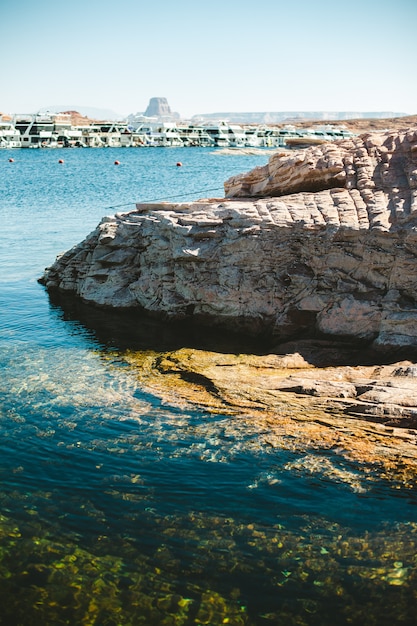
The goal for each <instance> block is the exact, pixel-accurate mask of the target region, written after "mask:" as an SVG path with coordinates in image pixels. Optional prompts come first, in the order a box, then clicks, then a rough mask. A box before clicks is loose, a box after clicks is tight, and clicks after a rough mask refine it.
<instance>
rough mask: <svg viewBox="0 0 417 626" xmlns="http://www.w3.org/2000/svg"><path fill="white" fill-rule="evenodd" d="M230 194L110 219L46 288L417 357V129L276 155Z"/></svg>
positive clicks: (66, 259) (47, 277)
mask: <svg viewBox="0 0 417 626" xmlns="http://www.w3.org/2000/svg"><path fill="white" fill-rule="evenodd" d="M225 188H226V192H227V195H228V196H229V197H228V198H225V199H220V200H199V201H196V202H192V203H183V204H170V203H161V204H147V205H146V204H145V205H138V206H137V210H136V211H132V212H129V213H122V214H117V215H116V216H115V217H107V218H104V219H103V220H102V222H101V224H100V225H99V226H98V227H97V228H96V230H95V231H94V232H93V233H91V234H90V235H89V236H88V237H87V238H86V239H85V240H84V241H83V242H82V243H80V244H79V245H78V246H76V247H75V248H73V249H72V250H70V251H68V252H67V253H65V254H64V255H63V256H61V257H60V258H58V259H57V261H56V262H55V263H54V265H52V267H50V268H49V269H47V270H46V272H45V274H44V276H43V278H42V279H41V282H43V283H44V284H45V285H46V286H47V288H48V289H50V290H54V289H58V290H63V291H66V292H73V293H74V294H76V295H77V296H79V297H81V298H82V299H84V300H85V301H87V302H91V303H95V304H97V305H100V306H105V307H106V306H107V307H120V308H126V307H138V308H140V309H142V310H145V311H148V312H150V313H152V314H155V315H159V316H164V317H166V318H171V319H187V318H190V319H191V318H194V319H195V320H198V321H201V322H204V323H207V324H214V325H219V326H223V327H230V328H233V329H234V330H237V329H240V330H242V331H244V332H246V333H250V334H252V335H257V334H265V333H266V334H269V335H270V336H271V339H272V340H277V339H283V338H287V337H298V336H300V335H301V334H304V335H310V336H312V335H313V336H314V335H317V334H319V335H327V336H338V337H350V338H355V339H361V340H365V341H367V342H373V345H374V346H377V347H382V348H390V347H393V346H394V347H404V346H406V347H414V348H416V347H417V129H416V130H410V131H408V132H400V133H385V134H384V133H381V134H374V135H363V136H361V137H356V138H354V139H349V140H343V141H340V142H335V143H329V144H323V145H321V146H317V147H314V148H309V149H308V150H303V151H301V150H300V151H297V152H291V153H287V152H285V153H280V154H275V155H273V156H272V157H271V159H270V161H269V164H268V165H267V166H265V167H262V168H256V169H255V170H253V171H252V172H249V173H247V174H242V175H240V176H237V177H234V178H232V179H230V180H229V181H227V182H226V184H225ZM232 196H233V197H232Z"/></svg>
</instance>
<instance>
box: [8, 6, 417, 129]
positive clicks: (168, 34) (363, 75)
mask: <svg viewBox="0 0 417 626" xmlns="http://www.w3.org/2000/svg"><path fill="white" fill-rule="evenodd" d="M0 25H1V27H0V111H2V112H4V113H24V112H25V113H32V112H36V111H38V110H40V109H43V108H45V107H48V106H54V105H57V104H59V105H60V104H63V105H66V106H71V107H72V106H79V107H81V106H85V107H96V108H101V109H110V110H113V111H115V112H116V113H117V114H118V115H120V116H125V115H128V114H130V113H137V112H143V111H144V110H145V109H146V107H147V105H148V102H149V100H150V98H151V97H155V96H159V97H165V98H167V100H168V103H169V105H170V107H171V109H172V111H175V112H178V113H180V115H181V116H182V117H191V116H192V115H198V114H202V113H215V112H230V111H236V112H251V111H252V112H253V111H329V112H331V111H352V112H355V111H357V112H363V111H391V112H403V113H408V114H415V113H417V69H416V66H417V36H416V32H417V2H416V0H349V1H346V0H345V1H344V0H339V1H337V0H336V1H335V0H297V1H295V0H286V1H285V2H284V1H282V0H250V1H249V0H207V1H201V0H200V1H198V0H194V1H192V0H171V1H167V0H146V1H143V0H112V1H110V0H66V1H64V0H0Z"/></svg>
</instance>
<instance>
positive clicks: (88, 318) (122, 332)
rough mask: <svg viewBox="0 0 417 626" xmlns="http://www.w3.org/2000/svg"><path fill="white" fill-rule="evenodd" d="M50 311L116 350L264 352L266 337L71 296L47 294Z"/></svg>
mask: <svg viewBox="0 0 417 626" xmlns="http://www.w3.org/2000/svg"><path fill="white" fill-rule="evenodd" d="M48 297H49V301H50V307H51V312H52V314H53V315H54V316H55V317H56V318H57V319H61V320H64V321H65V322H67V323H68V322H75V323H77V324H81V326H80V327H79V326H78V325H77V326H76V327H75V328H78V327H79V328H83V329H87V330H88V332H89V333H91V336H94V337H95V338H96V339H97V341H98V342H99V343H100V344H101V345H102V346H103V347H107V348H114V349H118V350H126V349H130V350H153V351H155V352H163V351H167V350H176V349H178V348H181V347H184V346H187V347H192V348H199V349H203V350H213V351H218V352H234V351H241V352H248V353H251V354H258V353H262V352H264V351H265V349H266V347H267V345H268V342H269V338H268V337H265V338H256V339H255V338H251V337H247V336H246V335H242V334H239V333H233V332H230V331H227V332H226V331H222V330H219V329H213V328H209V327H207V326H203V325H199V324H195V323H194V322H193V319H192V318H190V319H187V320H186V321H184V322H177V323H175V322H169V323H168V322H166V321H163V320H159V319H156V318H152V317H149V316H148V315H146V314H144V313H140V312H138V311H126V312H124V311H111V310H107V309H100V308H98V307H94V306H92V305H88V304H85V303H83V302H82V301H80V300H79V299H77V298H74V297H73V296H71V295H66V294H62V293H59V292H52V293H49V294H48Z"/></svg>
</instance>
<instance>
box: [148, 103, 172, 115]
mask: <svg viewBox="0 0 417 626" xmlns="http://www.w3.org/2000/svg"><path fill="white" fill-rule="evenodd" d="M144 115H145V116H146V117H164V116H166V115H172V111H171V107H170V106H169V104H168V100H167V99H166V98H151V99H150V100H149V104H148V107H147V109H146V111H145V113H144Z"/></svg>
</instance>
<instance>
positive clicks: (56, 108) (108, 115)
mask: <svg viewBox="0 0 417 626" xmlns="http://www.w3.org/2000/svg"><path fill="white" fill-rule="evenodd" d="M40 110H41V111H50V112H51V113H62V112H63V111H78V113H81V115H85V116H86V117H89V118H92V119H95V120H122V119H124V117H125V116H124V115H120V113H116V112H115V111H112V110H111V109H99V108H96V107H85V106H82V105H81V104H53V105H50V106H45V107H42V108H41V109H40Z"/></svg>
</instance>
